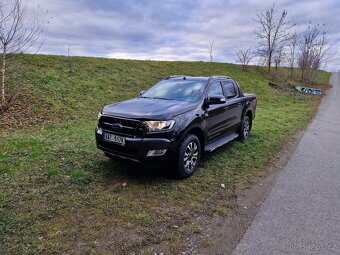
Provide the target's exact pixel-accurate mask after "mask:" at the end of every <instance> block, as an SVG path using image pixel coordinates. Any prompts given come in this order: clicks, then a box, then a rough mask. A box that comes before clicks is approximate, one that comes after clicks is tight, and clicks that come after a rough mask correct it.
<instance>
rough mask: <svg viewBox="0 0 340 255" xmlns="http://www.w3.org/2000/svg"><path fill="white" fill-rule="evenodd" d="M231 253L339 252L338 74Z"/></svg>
mask: <svg viewBox="0 0 340 255" xmlns="http://www.w3.org/2000/svg"><path fill="white" fill-rule="evenodd" d="M330 83H331V84H332V85H333V88H331V89H330V90H329V91H328V93H327V96H326V97H325V98H324V99H323V101H322V103H321V105H320V108H319V112H318V114H317V116H316V118H315V119H314V121H313V123H312V124H311V126H310V127H309V128H308V130H307V132H306V133H305V134H304V136H303V138H302V139H301V141H300V143H299V145H298V146H297V148H296V150H295V152H294V154H293V156H292V157H291V159H290V160H289V162H288V163H287V165H286V166H285V167H284V169H283V171H282V172H281V174H280V176H279V177H278V179H277V182H276V183H275V185H274V187H273V189H272V191H271V192H270V194H269V196H268V197H267V198H266V200H265V202H264V203H263V205H262V207H261V209H260V211H259V212H258V214H257V215H256V217H255V219H254V220H253V222H252V223H251V225H250V227H249V228H248V230H247V231H246V233H245V235H244V236H243V238H242V240H241V241H240V243H239V244H238V245H237V246H236V248H235V250H234V251H233V253H232V254H233V255H247V254H252V255H255V254H259V255H266V254H268V255H276V254H324V255H326V254H334V255H339V254H340V73H334V74H333V75H332V77H331V80H330Z"/></svg>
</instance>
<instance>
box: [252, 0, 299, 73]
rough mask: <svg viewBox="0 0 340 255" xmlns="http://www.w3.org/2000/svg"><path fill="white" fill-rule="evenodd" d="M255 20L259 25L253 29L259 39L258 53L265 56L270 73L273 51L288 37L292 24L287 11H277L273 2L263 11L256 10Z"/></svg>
mask: <svg viewBox="0 0 340 255" xmlns="http://www.w3.org/2000/svg"><path fill="white" fill-rule="evenodd" d="M256 16H257V17H256V19H255V22H256V23H257V24H258V25H259V26H258V28H257V29H256V31H255V34H256V35H257V37H258V39H259V49H258V51H259V52H258V53H259V54H260V55H261V56H264V57H266V60H267V66H268V73H270V69H271V65H272V62H273V56H274V54H275V52H276V51H277V50H278V49H279V48H280V47H281V46H282V45H283V44H284V43H285V42H286V41H287V40H288V39H289V38H290V33H289V31H290V29H291V28H292V27H293V26H294V25H291V24H290V22H289V21H287V11H286V10H283V11H282V12H280V13H279V12H278V10H276V6H275V4H273V5H272V6H270V7H268V8H266V9H265V10H263V11H257V13H256Z"/></svg>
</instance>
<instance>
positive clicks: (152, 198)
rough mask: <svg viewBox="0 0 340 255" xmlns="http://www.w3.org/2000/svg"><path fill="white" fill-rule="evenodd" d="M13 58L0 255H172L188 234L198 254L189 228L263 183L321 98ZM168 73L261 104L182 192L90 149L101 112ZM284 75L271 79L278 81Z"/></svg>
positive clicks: (154, 68) (86, 61)
mask: <svg viewBox="0 0 340 255" xmlns="http://www.w3.org/2000/svg"><path fill="white" fill-rule="evenodd" d="M20 58H21V59H20V63H21V66H20V70H21V71H22V76H20V87H19V88H20V89H18V91H19V93H18V95H20V96H18V97H17V98H18V102H17V103H16V106H14V107H13V108H12V112H11V111H9V112H8V113H6V114H5V116H4V117H3V118H2V119H0V126H1V131H0V236H2V237H3V238H1V239H0V250H1V251H4V254H17V253H20V254H32V253H34V254H39V253H41V254H55V253H58V254H60V253H63V252H65V253H66V254H71V253H84V254H91V253H95V252H96V253H108V254H112V253H115V254H121V253H123V254H127V253H129V252H137V253H139V252H140V251H142V250H144V251H145V252H146V251H153V248H154V249H155V250H156V251H157V249H162V251H170V252H173V253H178V252H179V251H184V250H185V249H186V248H187V247H186V245H185V243H186V241H185V240H186V238H190V237H191V236H193V235H196V236H198V237H199V238H198V239H197V240H199V242H200V243H199V244H198V245H206V244H207V243H209V242H208V240H207V238H208V239H209V237H206V236H205V231H204V229H202V228H201V226H199V225H197V223H192V220H193V219H194V218H197V217H199V216H200V215H204V216H212V215H214V214H220V215H223V214H225V213H227V211H228V207H229V206H230V202H229V198H231V197H233V196H234V190H235V186H237V185H240V184H243V185H245V184H248V183H251V182H252V180H253V177H254V176H257V175H259V174H261V172H263V170H264V169H265V168H266V166H268V165H269V164H270V163H271V162H272V161H273V159H274V158H275V157H276V156H277V155H278V153H279V152H280V148H281V147H282V146H283V145H284V144H286V143H287V142H289V141H290V140H291V139H293V138H294V135H295V134H296V133H297V131H299V130H300V129H302V128H303V127H305V126H306V125H307V123H308V122H309V121H310V120H311V118H312V117H313V116H314V113H315V112H316V110H317V107H318V104H319V102H320V97H318V96H310V95H303V94H299V93H298V92H295V91H294V90H290V89H274V88H271V87H269V86H268V79H267V78H266V77H265V76H263V75H262V74H261V73H259V72H258V71H257V70H256V69H255V68H250V70H249V71H242V70H241V69H240V67H239V66H237V65H232V64H224V63H204V62H158V61H134V60H114V59H100V58H85V57H78V58H71V59H68V58H66V57H62V56H42V55H37V56H25V55H23V56H20ZM70 63H71V64H72V67H73V69H74V72H73V73H69V70H68V69H69V65H70ZM169 74H187V75H201V76H202V75H203V76H209V75H216V74H218V75H228V76H231V77H232V78H233V79H236V80H237V81H238V82H239V83H240V85H241V86H242V88H243V89H244V91H245V92H250V93H255V94H257V97H258V108H257V117H256V119H255V121H254V129H253V132H252V135H251V137H250V138H249V140H247V141H246V142H245V143H241V142H238V141H235V142H232V143H230V144H228V145H227V146H224V147H223V148H220V149H218V150H217V151H216V152H214V153H212V154H209V155H207V156H206V157H205V158H204V160H203V162H202V165H201V168H200V169H199V171H198V172H197V173H196V174H195V175H194V176H193V177H191V178H190V179H188V180H184V181H177V180H172V179H169V178H167V176H166V175H165V173H164V172H163V171H162V170H161V169H156V170H145V169H142V168H141V167H140V166H136V165H132V164H127V163H122V162H120V161H110V160H108V159H107V158H105V157H104V156H103V155H102V153H101V152H100V151H98V150H97V149H96V147H95V141H94V128H95V125H96V118H97V114H98V112H99V111H100V110H101V108H102V107H103V106H104V105H105V104H108V103H112V102H116V101H120V100H124V99H128V98H131V97H135V96H136V95H138V93H139V91H140V90H143V89H146V88H148V87H149V86H150V85H152V84H154V83H155V82H157V81H158V80H160V79H162V78H163V77H165V76H167V75H169ZM284 74H285V70H284V69H279V70H278V71H277V73H276V77H277V78H276V82H280V80H281V79H282V77H283V76H284ZM318 77H319V78H318V79H319V83H320V84H318V85H316V86H318V87H322V88H326V83H327V82H328V77H329V74H328V73H326V72H319V76H318ZM290 83H294V82H292V81H291V82H290ZM17 88H18V87H17ZM22 99H23V100H22ZM20 100H21V101H20ZM9 124H10V125H9ZM222 183H223V184H225V188H222V187H221V184H222ZM155 247H158V248H155ZM159 247H161V248H159Z"/></svg>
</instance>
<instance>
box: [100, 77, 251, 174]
mask: <svg viewBox="0 0 340 255" xmlns="http://www.w3.org/2000/svg"><path fill="white" fill-rule="evenodd" d="M255 109H256V96H255V95H254V94H243V93H242V90H241V88H240V86H239V84H238V83H237V82H236V81H235V80H232V79H231V78H229V77H227V76H211V77H192V76H185V75H173V76H168V77H166V78H164V79H163V80H161V81H160V82H158V83H157V84H156V85H154V86H152V87H151V88H150V89H148V90H146V91H142V92H141V93H140V95H139V96H138V97H137V98H134V99H130V100H127V101H123V102H119V103H115V104H111V105H108V106H105V107H104V108H103V110H102V111H101V112H100V113H99V115H98V126H97V127H96V140H97V147H98V148H99V149H100V150H102V151H104V153H105V155H106V156H108V157H119V158H123V159H129V160H133V161H136V162H139V163H143V164H152V165H155V164H157V163H166V164H167V165H171V166H172V169H174V170H176V174H177V175H178V176H179V177H180V178H187V177H189V176H191V175H192V174H193V173H194V172H195V170H196V169H197V167H198V165H199V162H200V158H201V156H202V153H203V152H211V151H213V150H215V149H216V148H218V147H220V146H222V145H224V144H226V143H227V142H229V141H232V140H234V139H236V138H239V140H245V139H247V138H248V136H249V133H250V130H251V128H252V124H253V120H254V118H255Z"/></svg>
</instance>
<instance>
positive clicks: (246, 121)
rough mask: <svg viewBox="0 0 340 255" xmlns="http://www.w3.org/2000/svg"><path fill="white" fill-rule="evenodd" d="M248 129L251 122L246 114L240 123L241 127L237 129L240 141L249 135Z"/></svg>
mask: <svg viewBox="0 0 340 255" xmlns="http://www.w3.org/2000/svg"><path fill="white" fill-rule="evenodd" d="M250 129H251V122H250V119H249V117H248V116H244V117H243V120H242V123H241V127H240V129H239V132H238V133H239V139H240V140H241V141H244V140H246V139H248V137H249V135H250Z"/></svg>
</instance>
